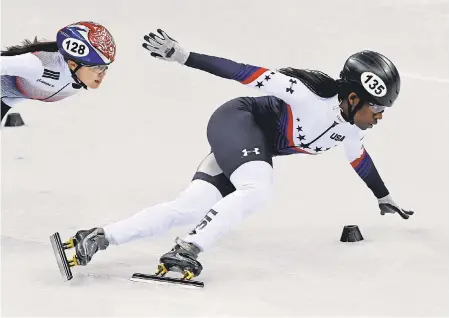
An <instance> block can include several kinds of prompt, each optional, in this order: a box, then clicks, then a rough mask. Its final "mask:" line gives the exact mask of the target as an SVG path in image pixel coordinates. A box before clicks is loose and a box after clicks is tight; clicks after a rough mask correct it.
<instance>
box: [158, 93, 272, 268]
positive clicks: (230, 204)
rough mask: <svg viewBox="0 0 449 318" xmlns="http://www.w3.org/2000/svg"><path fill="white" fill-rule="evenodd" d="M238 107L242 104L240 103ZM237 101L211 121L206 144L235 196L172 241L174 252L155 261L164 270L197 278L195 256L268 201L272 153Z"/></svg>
mask: <svg viewBox="0 0 449 318" xmlns="http://www.w3.org/2000/svg"><path fill="white" fill-rule="evenodd" d="M243 102H244V101H243ZM241 106H242V99H235V100H232V101H230V102H228V103H226V104H224V105H223V106H221V107H220V108H219V109H217V110H216V111H215V112H214V114H213V115H212V117H211V120H210V121H209V125H208V139H209V143H210V145H211V147H212V151H213V153H214V155H215V158H216V162H217V163H218V166H219V167H220V169H221V171H223V173H224V175H225V176H227V177H228V178H230V181H231V182H232V184H233V186H234V187H235V188H236V190H235V191H233V192H232V193H230V194H229V195H227V196H226V197H224V198H223V199H221V200H220V201H218V202H217V203H216V204H215V205H214V206H212V208H211V209H210V210H209V212H208V213H207V214H206V215H205V216H204V218H203V219H202V220H201V221H200V223H199V224H198V225H197V226H196V228H194V229H193V230H192V232H191V233H190V234H189V235H187V236H186V237H184V238H183V239H177V240H176V245H175V247H174V248H173V249H172V250H171V251H170V252H168V253H166V254H164V255H163V256H162V257H161V259H160V261H161V263H162V265H164V266H165V268H166V269H167V270H169V271H170V270H178V271H182V272H185V271H187V272H189V273H191V274H192V275H194V276H197V275H199V274H200V273H201V270H202V265H201V264H200V263H199V262H198V260H197V256H198V253H199V252H200V251H201V250H205V249H207V248H208V247H210V246H211V245H212V244H213V243H214V242H215V241H216V240H217V239H218V238H219V237H221V236H222V235H223V234H225V233H226V232H228V231H229V230H231V229H232V228H235V227H236V226H238V225H239V224H240V223H241V221H242V220H243V219H244V218H245V217H247V216H248V215H250V214H251V213H252V212H254V211H257V210H258V209H260V208H261V207H262V206H263V205H264V204H265V203H266V202H267V201H268V200H269V199H270V197H271V196H272V192H273V168H272V151H271V147H269V146H268V143H267V141H266V139H265V136H264V133H263V132H262V130H261V128H260V127H259V126H258V125H257V124H256V122H255V119H254V117H253V115H252V113H251V112H249V111H247V109H246V108H245V107H241Z"/></svg>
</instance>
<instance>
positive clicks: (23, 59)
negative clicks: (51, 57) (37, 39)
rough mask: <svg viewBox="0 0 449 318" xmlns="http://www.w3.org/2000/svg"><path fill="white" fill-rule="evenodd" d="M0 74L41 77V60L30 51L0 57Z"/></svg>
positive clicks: (30, 77)
mask: <svg viewBox="0 0 449 318" xmlns="http://www.w3.org/2000/svg"><path fill="white" fill-rule="evenodd" d="M0 68H1V75H2V76H3V75H7V76H18V77H22V78H26V79H30V80H36V79H38V78H40V77H41V75H42V74H43V72H44V67H43V65H42V62H41V60H39V58H38V57H37V56H35V55H34V54H32V53H26V54H21V55H14V56H1V57H0Z"/></svg>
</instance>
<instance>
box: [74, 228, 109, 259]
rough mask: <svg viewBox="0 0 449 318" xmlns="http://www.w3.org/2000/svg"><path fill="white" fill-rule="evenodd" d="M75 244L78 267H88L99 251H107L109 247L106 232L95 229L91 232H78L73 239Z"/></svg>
mask: <svg viewBox="0 0 449 318" xmlns="http://www.w3.org/2000/svg"><path fill="white" fill-rule="evenodd" d="M73 241H74V243H75V253H76V255H75V258H76V262H77V264H76V265H82V266H85V265H87V264H88V263H89V262H90V261H91V260H92V257H93V256H94V254H95V253H96V252H97V251H98V250H105V249H106V248H107V247H108V246H109V241H108V240H107V239H106V236H105V234H104V230H103V228H101V227H95V228H93V229H90V230H81V231H78V232H76V234H75V236H74V237H73Z"/></svg>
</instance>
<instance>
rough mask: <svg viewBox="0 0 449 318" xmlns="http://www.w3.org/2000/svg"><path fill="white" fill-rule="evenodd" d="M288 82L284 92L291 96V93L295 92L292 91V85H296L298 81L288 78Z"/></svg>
mask: <svg viewBox="0 0 449 318" xmlns="http://www.w3.org/2000/svg"><path fill="white" fill-rule="evenodd" d="M288 81H289V82H290V87H287V88H286V89H285V91H286V92H287V93H290V94H293V93H294V92H295V90H294V89H293V85H295V84H297V83H298V81H297V80H295V79H292V78H290V79H289V80H288Z"/></svg>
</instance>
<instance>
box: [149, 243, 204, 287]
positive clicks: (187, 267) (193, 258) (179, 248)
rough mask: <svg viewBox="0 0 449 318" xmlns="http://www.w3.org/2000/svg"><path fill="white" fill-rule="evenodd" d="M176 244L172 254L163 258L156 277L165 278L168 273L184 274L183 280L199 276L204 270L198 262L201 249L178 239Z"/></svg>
mask: <svg viewBox="0 0 449 318" xmlns="http://www.w3.org/2000/svg"><path fill="white" fill-rule="evenodd" d="M175 243H176V245H175V247H173V249H172V250H171V251H170V252H168V253H165V254H164V255H162V256H161V258H160V264H159V266H158V273H157V274H156V275H161V276H164V275H165V274H167V272H169V271H173V272H180V273H182V274H183V277H182V278H183V279H187V280H190V279H192V278H193V277H195V276H198V275H199V274H200V273H201V270H202V269H203V266H202V265H201V263H200V262H198V261H197V257H198V254H199V253H200V252H201V250H200V248H199V247H198V246H196V245H194V244H193V243H188V242H185V241H183V240H181V239H180V238H176V240H175Z"/></svg>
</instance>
